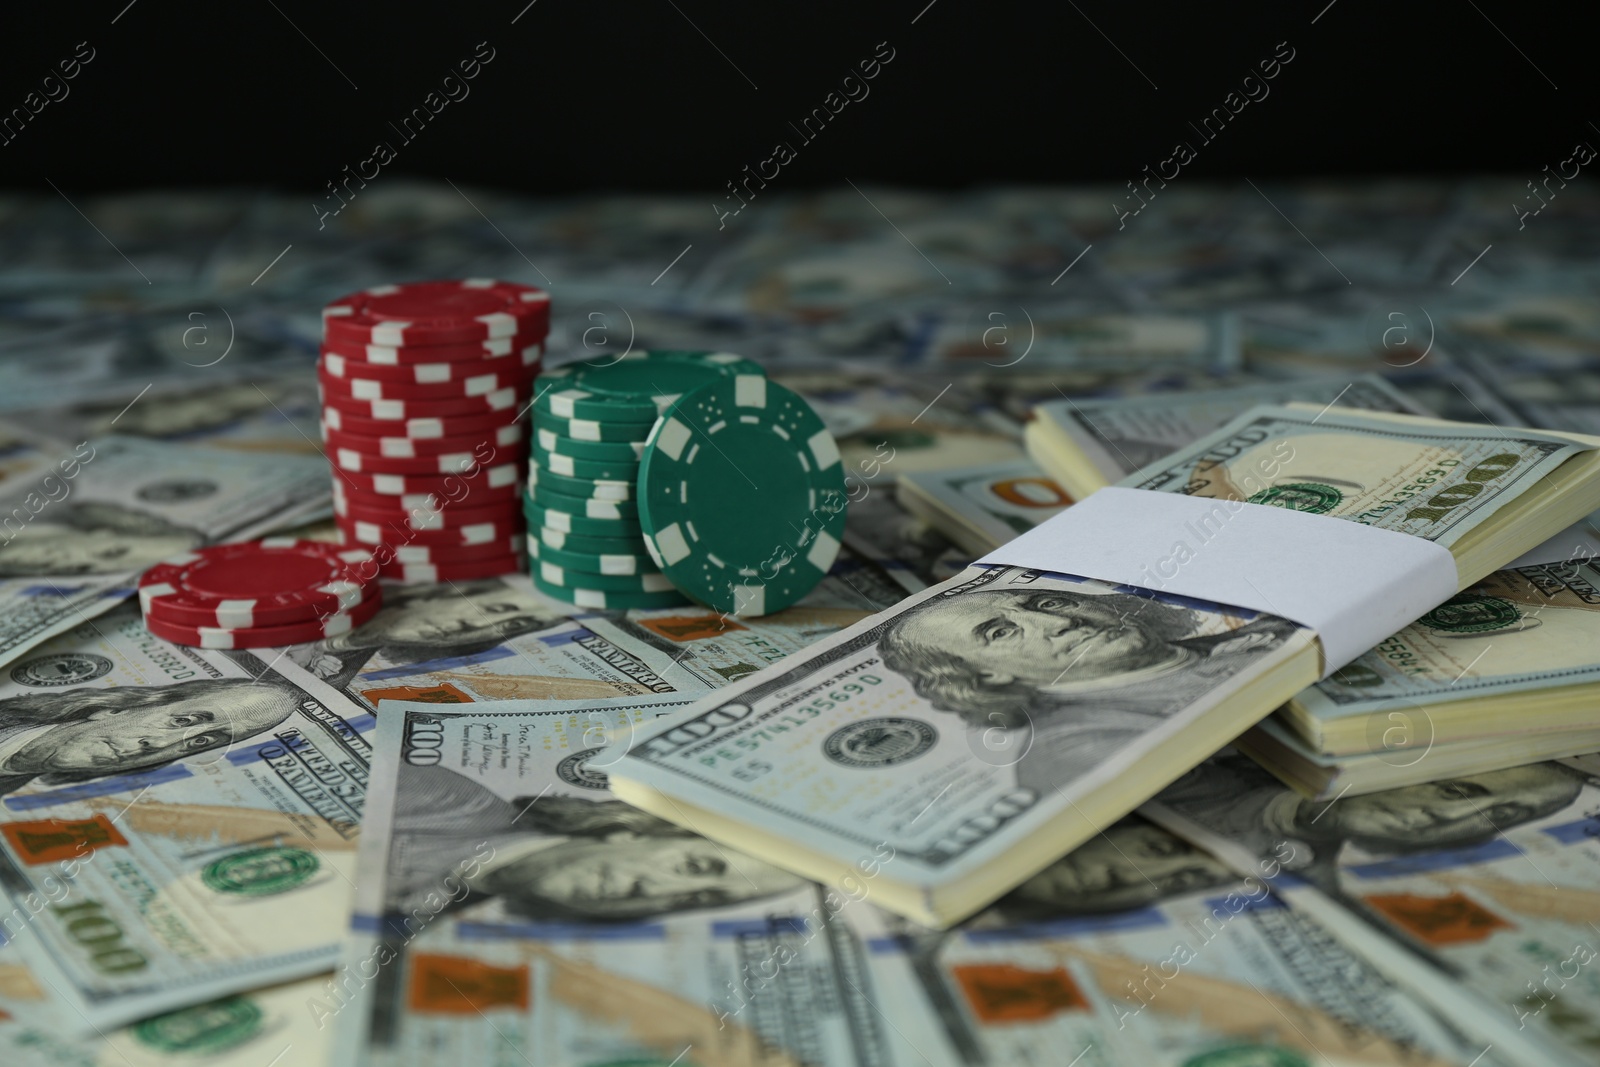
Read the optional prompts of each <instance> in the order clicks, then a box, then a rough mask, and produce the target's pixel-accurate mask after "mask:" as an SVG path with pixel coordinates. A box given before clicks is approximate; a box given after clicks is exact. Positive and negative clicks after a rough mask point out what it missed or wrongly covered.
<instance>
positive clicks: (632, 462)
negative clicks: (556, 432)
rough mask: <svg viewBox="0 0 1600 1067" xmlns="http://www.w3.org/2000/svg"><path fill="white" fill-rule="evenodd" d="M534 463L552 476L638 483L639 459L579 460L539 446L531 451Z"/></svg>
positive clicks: (635, 457)
mask: <svg viewBox="0 0 1600 1067" xmlns="http://www.w3.org/2000/svg"><path fill="white" fill-rule="evenodd" d="M531 452H532V458H533V462H534V463H536V464H538V466H539V469H541V470H547V471H549V472H550V473H551V474H564V475H566V476H567V477H568V478H598V479H601V480H604V481H626V482H637V481H638V480H639V458H638V457H637V456H634V457H632V458H630V459H578V458H577V457H575V456H562V455H558V454H557V453H555V452H546V451H545V450H544V449H542V448H539V447H538V446H537V445H536V446H534V448H533V449H531Z"/></svg>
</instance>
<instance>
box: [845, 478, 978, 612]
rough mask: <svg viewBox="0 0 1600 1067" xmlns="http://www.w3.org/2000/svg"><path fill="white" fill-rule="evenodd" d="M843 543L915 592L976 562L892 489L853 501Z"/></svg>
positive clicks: (883, 488) (879, 488)
mask: <svg viewBox="0 0 1600 1067" xmlns="http://www.w3.org/2000/svg"><path fill="white" fill-rule="evenodd" d="M843 541H844V544H845V547H847V548H850V549H852V550H854V551H855V552H857V553H858V554H859V555H861V556H863V557H865V558H867V559H870V560H872V561H873V562H874V563H876V564H877V565H878V566H879V567H880V568H882V569H883V571H884V572H885V573H886V574H888V575H889V577H890V579H891V580H892V581H894V582H895V583H896V584H897V585H899V586H900V587H901V588H902V589H903V590H905V591H906V592H910V593H920V592H922V590H924V589H926V588H928V586H930V585H938V584H939V583H940V582H942V581H944V580H945V579H946V578H954V577H955V576H956V575H958V574H960V573H961V572H962V571H964V570H966V569H967V567H968V566H969V565H970V564H971V563H972V560H973V555H972V553H970V552H967V551H966V550H965V549H962V548H958V547H957V546H956V545H955V544H954V543H952V542H951V540H950V538H949V537H947V536H946V535H945V534H944V532H943V531H941V530H939V529H938V528H937V527H934V526H933V525H931V524H929V523H928V522H926V521H925V520H923V519H921V518H918V517H917V516H915V515H913V514H911V513H910V512H909V511H907V510H906V509H905V508H904V507H903V506H902V505H901V504H900V503H899V502H898V501H897V500H896V499H895V496H894V494H893V493H891V492H890V491H889V487H888V486H872V487H870V491H869V492H866V493H858V494H855V495H853V496H852V498H851V500H850V510H849V512H848V513H847V515H846V517H845V527H844V537H843Z"/></svg>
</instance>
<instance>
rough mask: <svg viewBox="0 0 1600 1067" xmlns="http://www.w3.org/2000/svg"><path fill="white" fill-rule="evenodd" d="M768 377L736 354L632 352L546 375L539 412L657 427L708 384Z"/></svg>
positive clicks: (537, 385) (539, 384)
mask: <svg viewBox="0 0 1600 1067" xmlns="http://www.w3.org/2000/svg"><path fill="white" fill-rule="evenodd" d="M765 373H766V372H765V371H763V370H762V369H761V365H760V364H759V363H754V362H751V361H750V360H748V359H745V358H744V357H743V356H736V355H734V354H733V353H731V352H697V351H679V350H668V349H652V350H650V351H648V352H629V353H627V354H625V355H622V356H620V357H618V356H607V357H604V358H602V359H597V360H592V361H590V362H587V363H569V364H567V365H565V366H562V367H557V368H555V369H554V370H548V371H545V372H544V373H543V374H541V375H539V377H538V379H537V380H536V381H535V382H534V393H535V395H536V396H537V397H538V399H537V400H535V401H534V410H535V411H541V412H547V413H548V414H551V415H556V416H559V417H561V418H564V419H597V420H600V421H602V422H609V421H618V420H622V421H635V422H638V421H646V422H654V421H655V419H656V416H657V415H659V414H660V413H661V412H662V411H664V410H666V408H668V407H670V406H671V405H672V403H673V402H674V401H676V400H677V399H678V397H680V396H682V395H683V394H684V393H687V392H690V391H692V390H695V389H698V388H700V387H701V386H702V385H705V384H707V383H708V382H712V381H715V380H716V379H718V378H731V377H735V376H737V375H741V374H755V375H765Z"/></svg>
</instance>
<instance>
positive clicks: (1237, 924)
mask: <svg viewBox="0 0 1600 1067" xmlns="http://www.w3.org/2000/svg"><path fill="white" fill-rule="evenodd" d="M1279 855H1280V856H1281V857H1282V858H1284V859H1292V858H1293V853H1292V852H1291V851H1289V850H1288V848H1283V849H1281V850H1280V853H1279ZM1280 862H1281V860H1280ZM853 915H854V916H855V917H856V921H857V922H858V923H862V924H866V923H872V922H876V923H878V924H879V928H878V929H877V930H875V931H874V932H873V933H872V934H871V936H869V939H868V944H869V946H870V949H871V954H870V956H869V959H870V961H871V967H872V971H873V974H874V975H875V977H877V979H878V981H877V982H876V983H875V985H876V988H877V989H879V990H880V991H881V993H880V1000H879V1003H880V1005H881V1006H882V1007H883V1010H884V1013H885V1015H886V1016H888V1017H889V1018H890V1019H894V1018H896V1016H898V1015H903V1016H904V1017H905V1018H906V1019H908V1020H913V1021H914V1020H920V1019H923V1018H926V1017H928V1016H932V1017H934V1018H937V1019H938V1020H939V1023H940V1025H939V1026H938V1027H937V1028H931V1029H930V1028H926V1027H923V1028H919V1029H917V1030H916V1031H914V1032H915V1035H916V1042H917V1048H918V1051H919V1052H920V1053H922V1055H923V1056H924V1057H926V1060H927V1062H928V1063H929V1064H930V1065H933V1064H938V1065H941V1067H943V1065H945V1064H950V1065H955V1067H980V1065H981V1067H989V1065H993V1067H1001V1065H1007V1064H1024V1063H1033V1064H1047V1063H1067V1062H1077V1063H1079V1064H1091V1065H1094V1067H1115V1065H1121V1064H1141V1065H1145V1064H1148V1065H1163V1067H1164V1065H1172V1067H1180V1065H1189V1064H1196V1063H1200V1064H1206V1063H1226V1064H1290V1063H1293V1064H1308V1063H1313V1062H1321V1063H1328V1062H1332V1063H1360V1064H1372V1065H1378V1064H1388V1065H1393V1067H1415V1065H1422V1064H1428V1065H1435V1067H1466V1065H1467V1064H1468V1063H1473V1064H1475V1065H1476V1067H1488V1065H1489V1064H1501V1065H1504V1067H1510V1064H1509V1061H1506V1060H1504V1059H1502V1058H1500V1057H1497V1056H1494V1055H1489V1056H1480V1053H1482V1052H1483V1051H1484V1050H1483V1047H1482V1045H1481V1044H1474V1043H1473V1042H1472V1041H1471V1040H1470V1039H1469V1038H1467V1036H1466V1035H1465V1034H1463V1033H1462V1032H1461V1031H1460V1030H1459V1028H1457V1027H1455V1026H1454V1025H1452V1024H1451V1023H1450V1022H1449V1021H1448V1020H1445V1019H1443V1018H1441V1017H1440V1016H1439V1015H1438V1014H1437V1013H1436V1012H1435V1011H1434V1010H1432V1009H1431V1008H1429V1007H1428V1006H1427V1005H1425V1004H1422V1003H1420V1002H1419V1001H1417V1000H1416V999H1415V998H1414V997H1412V996H1410V995H1409V994H1408V993H1406V992H1405V991H1404V990H1403V989H1401V988H1399V987H1397V986H1396V985H1395V984H1394V983H1393V982H1392V981H1390V980H1389V979H1388V978H1386V977H1385V976H1384V975H1383V974H1382V973H1381V972H1380V971H1378V970H1377V969H1376V968H1375V967H1374V966H1373V965H1372V964H1371V963H1370V962H1368V961H1367V960H1366V959H1364V958H1362V957H1361V956H1360V955H1358V954H1356V953H1354V952H1352V951H1351V950H1350V949H1349V948H1348V947H1347V946H1346V945H1344V944H1343V943H1342V942H1340V941H1339V940H1338V939H1336V938H1335V937H1333V936H1332V935H1331V934H1330V933H1329V932H1328V931H1327V930H1326V929H1325V928H1324V927H1322V926H1321V925H1320V924H1319V923H1317V922H1316V920H1315V919H1313V918H1311V917H1310V916H1307V915H1305V914H1303V913H1301V912H1298V911H1295V910H1293V909H1290V908H1288V907H1286V906H1285V904H1284V902H1283V900H1282V898H1280V897H1279V896H1277V895H1275V894H1274V893H1273V892H1272V891H1271V889H1270V887H1269V884H1268V883H1267V882H1266V881H1264V880H1263V879H1262V878H1261V877H1259V876H1251V877H1246V878H1243V879H1241V878H1240V877H1239V876H1238V875H1236V874H1235V873H1234V872H1232V871H1231V870H1230V869H1229V868H1227V867H1226V866H1225V865H1223V864H1222V863H1221V862H1220V861H1218V860H1216V859H1215V858H1213V857H1212V856H1210V855H1209V854H1208V853H1206V852H1204V851H1203V850H1201V849H1198V848H1196V847H1194V846H1193V845H1190V844H1188V843H1187V842H1185V841H1183V840H1182V839H1181V838H1179V837H1177V836H1176V835H1174V834H1172V833H1171V832H1169V831H1167V830H1165V829H1163V828H1161V827H1159V826H1156V825H1155V824H1153V823H1150V822H1147V821H1145V820H1144V819H1141V818H1140V817H1138V816H1129V817H1128V818H1126V819H1123V820H1121V821H1119V822H1117V823H1115V824H1113V825H1112V826H1110V827H1107V828H1106V831H1105V832H1104V833H1103V834H1101V835H1099V836H1097V837H1095V838H1094V839H1092V840H1091V841H1089V842H1088V843H1086V844H1084V845H1083V846H1082V847H1081V848H1078V849H1076V850H1074V851H1073V852H1071V853H1068V854H1067V855H1066V856H1064V857H1062V859H1060V860H1058V861H1057V862H1056V863H1054V864H1052V865H1050V866H1049V867H1047V868H1045V869H1044V870H1043V871H1041V872H1040V873H1039V874H1037V875H1035V876H1034V877H1032V878H1030V879H1029V880H1028V881H1026V882H1024V883H1023V884H1022V885H1021V886H1019V887H1018V888H1017V889H1015V890H1013V891H1012V892H1011V893H1009V894H1007V895H1006V896H1005V897H1003V898H1001V899H1000V901H998V902H997V903H996V904H995V905H993V906H991V907H990V908H987V909H985V910H984V911H982V912H979V913H978V914H977V915H975V916H973V917H972V918H971V919H970V920H968V921H967V922H965V923H963V924H962V925H961V926H960V927H958V928H956V929H953V930H929V929H926V928H924V927H919V926H917V925H915V924H914V923H911V922H909V921H908V920H905V919H901V918H899V917H898V916H892V915H889V914H888V913H885V912H881V911H876V910H868V911H865V912H863V911H861V910H858V911H857V912H855V913H853ZM1075 1056H1076V1057H1079V1058H1078V1059H1077V1060H1075V1061H1074V1059H1073V1058H1074V1057H1075ZM1207 1057H1210V1058H1207Z"/></svg>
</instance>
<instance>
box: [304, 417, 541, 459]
mask: <svg viewBox="0 0 1600 1067" xmlns="http://www.w3.org/2000/svg"><path fill="white" fill-rule="evenodd" d="M523 436H524V434H523V428H522V423H520V422H508V423H506V424H505V425H503V426H497V427H495V428H494V429H493V430H486V431H483V432H481V433H476V434H462V435H461V436H460V437H367V436H365V435H362V434H353V433H344V432H343V431H340V430H332V429H329V428H328V424H327V423H323V424H322V440H323V442H324V443H326V444H327V446H328V448H329V449H330V450H331V449H336V448H349V449H353V450H355V451H357V452H359V453H361V454H362V455H363V456H380V457H382V458H384V459H426V458H427V457H429V456H445V455H449V454H450V453H452V452H456V453H460V452H473V451H475V450H477V449H481V448H483V447H484V446H485V445H487V446H489V447H491V448H495V449H501V448H510V449H516V450H518V451H519V453H520V451H521V449H522V439H523Z"/></svg>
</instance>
